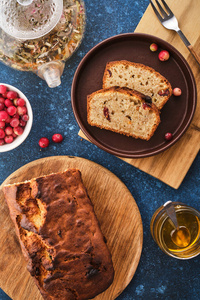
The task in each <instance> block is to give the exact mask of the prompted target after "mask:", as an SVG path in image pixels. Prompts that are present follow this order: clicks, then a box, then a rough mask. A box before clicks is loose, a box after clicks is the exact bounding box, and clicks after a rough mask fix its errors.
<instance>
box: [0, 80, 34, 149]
mask: <svg viewBox="0 0 200 300" xmlns="http://www.w3.org/2000/svg"><path fill="white" fill-rule="evenodd" d="M28 119H29V116H28V112H27V107H26V101H25V100H24V99H22V98H20V97H19V95H18V93H17V92H15V91H11V90H9V89H8V88H7V86H5V85H0V146H2V145H4V144H5V143H6V144H9V143H12V142H13V141H14V139H15V138H16V137H17V136H19V135H22V133H23V132H24V128H25V126H26V124H27V121H28Z"/></svg>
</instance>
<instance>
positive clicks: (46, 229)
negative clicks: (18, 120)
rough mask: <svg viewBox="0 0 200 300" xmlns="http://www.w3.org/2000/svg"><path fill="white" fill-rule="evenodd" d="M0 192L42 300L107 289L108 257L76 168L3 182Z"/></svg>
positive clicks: (73, 298)
mask: <svg viewBox="0 0 200 300" xmlns="http://www.w3.org/2000/svg"><path fill="white" fill-rule="evenodd" d="M4 194H5V198H6V201H7V203H8V206H9V210H10V215H11V218H12V220H13V222H14V224H15V227H16V232H17V235H18V237H19V240H20V244H21V247H22V251H23V254H24V256H25V258H26V260H27V263H28V266H27V268H28V270H29V272H30V273H31V275H32V276H33V277H34V279H35V282H36V284H37V286H38V288H39V290H40V292H41V294H42V296H43V298H44V299H46V300H50V299H51V300H54V299H56V300H58V299H59V300H66V299H70V300H78V299H82V300H83V299H90V298H93V297H95V296H96V295H97V294H99V293H101V292H103V291H104V290H105V289H107V288H108V287H109V285H110V284H111V283H112V281H113V276H114V270H113V265H112V260H111V255H110V253H109V250H108V248H107V246H106V244H105V241H104V237H103V235H102V232H101V230H100V228H99V224H98V221H97V218H96V216H95V213H94V209H93V205H92V203H91V201H90V199H89V196H88V194H87V190H86V188H85V187H84V185H83V182H82V179H81V173H80V171H79V170H77V169H68V170H67V171H65V172H62V173H56V174H51V175H48V176H42V177H39V178H36V179H32V180H30V181H27V182H24V183H18V184H14V185H8V186H5V187H4Z"/></svg>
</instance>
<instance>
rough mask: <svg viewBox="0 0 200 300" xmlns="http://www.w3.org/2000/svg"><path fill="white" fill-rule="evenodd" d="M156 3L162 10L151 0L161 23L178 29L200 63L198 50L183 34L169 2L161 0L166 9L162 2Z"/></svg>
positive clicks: (169, 27)
mask: <svg viewBox="0 0 200 300" xmlns="http://www.w3.org/2000/svg"><path fill="white" fill-rule="evenodd" d="M155 1H156V4H157V6H158V8H159V10H160V12H159V11H158V9H157V8H156V7H155V5H154V3H153V1H152V0H149V2H150V3H151V6H152V8H153V10H154V12H155V14H156V16H157V18H158V20H159V21H160V23H161V24H162V25H163V26H164V27H165V28H167V29H170V30H174V31H176V32H177V33H178V34H179V36H180V38H181V39H182V40H183V42H184V43H185V45H186V47H187V48H188V50H189V51H190V52H191V54H192V55H193V56H194V58H195V59H196V61H197V62H198V64H199V65H200V56H199V55H198V54H197V53H196V51H195V50H194V48H193V46H192V45H191V44H190V42H189V41H188V39H187V38H186V36H185V35H184V34H183V32H182V31H181V30H180V28H179V26H178V21H177V19H176V17H175V15H174V14H173V12H172V11H171V10H170V8H169V6H168V5H167V3H166V2H165V0H160V1H162V4H163V6H164V8H165V10H166V11H165V10H164V9H163V8H162V6H161V4H160V3H159V1H158V0H155Z"/></svg>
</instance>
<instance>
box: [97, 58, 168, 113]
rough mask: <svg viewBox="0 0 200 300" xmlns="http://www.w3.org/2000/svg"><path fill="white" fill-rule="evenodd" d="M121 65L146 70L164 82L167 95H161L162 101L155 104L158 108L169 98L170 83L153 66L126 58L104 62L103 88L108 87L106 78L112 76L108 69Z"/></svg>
mask: <svg viewBox="0 0 200 300" xmlns="http://www.w3.org/2000/svg"><path fill="white" fill-rule="evenodd" d="M121 65H123V66H124V67H125V68H128V67H129V66H133V67H135V68H137V69H140V70H143V71H144V72H145V71H148V72H150V73H151V74H152V76H154V77H157V78H159V80H160V82H162V84H164V85H165V86H166V92H167V95H163V96H162V101H160V102H159V104H158V103H157V104H156V106H157V107H158V109H159V110H160V109H162V108H163V106H164V105H165V103H166V102H167V101H168V100H169V98H170V97H171V95H172V87H171V84H170V82H169V81H168V80H167V79H166V78H165V77H164V76H163V75H161V74H160V73H159V72H157V71H155V70H154V69H153V68H151V67H149V66H146V65H144V64H141V63H134V62H130V61H126V60H120V61H111V62H108V63H107V64H106V67H105V71H104V75H103V89H104V88H108V87H110V84H109V82H108V79H109V78H110V77H111V76H112V73H111V71H110V69H112V68H113V67H117V66H121ZM121 75H122V76H123V74H121ZM134 80H135V79H134ZM129 87H130V88H131V89H132V86H129ZM138 90H139V89H138ZM160 91H162V89H160Z"/></svg>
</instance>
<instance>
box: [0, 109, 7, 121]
mask: <svg viewBox="0 0 200 300" xmlns="http://www.w3.org/2000/svg"><path fill="white" fill-rule="evenodd" d="M8 117H9V116H8V113H7V112H6V111H4V110H2V111H0V121H6V119H7V118H8Z"/></svg>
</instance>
